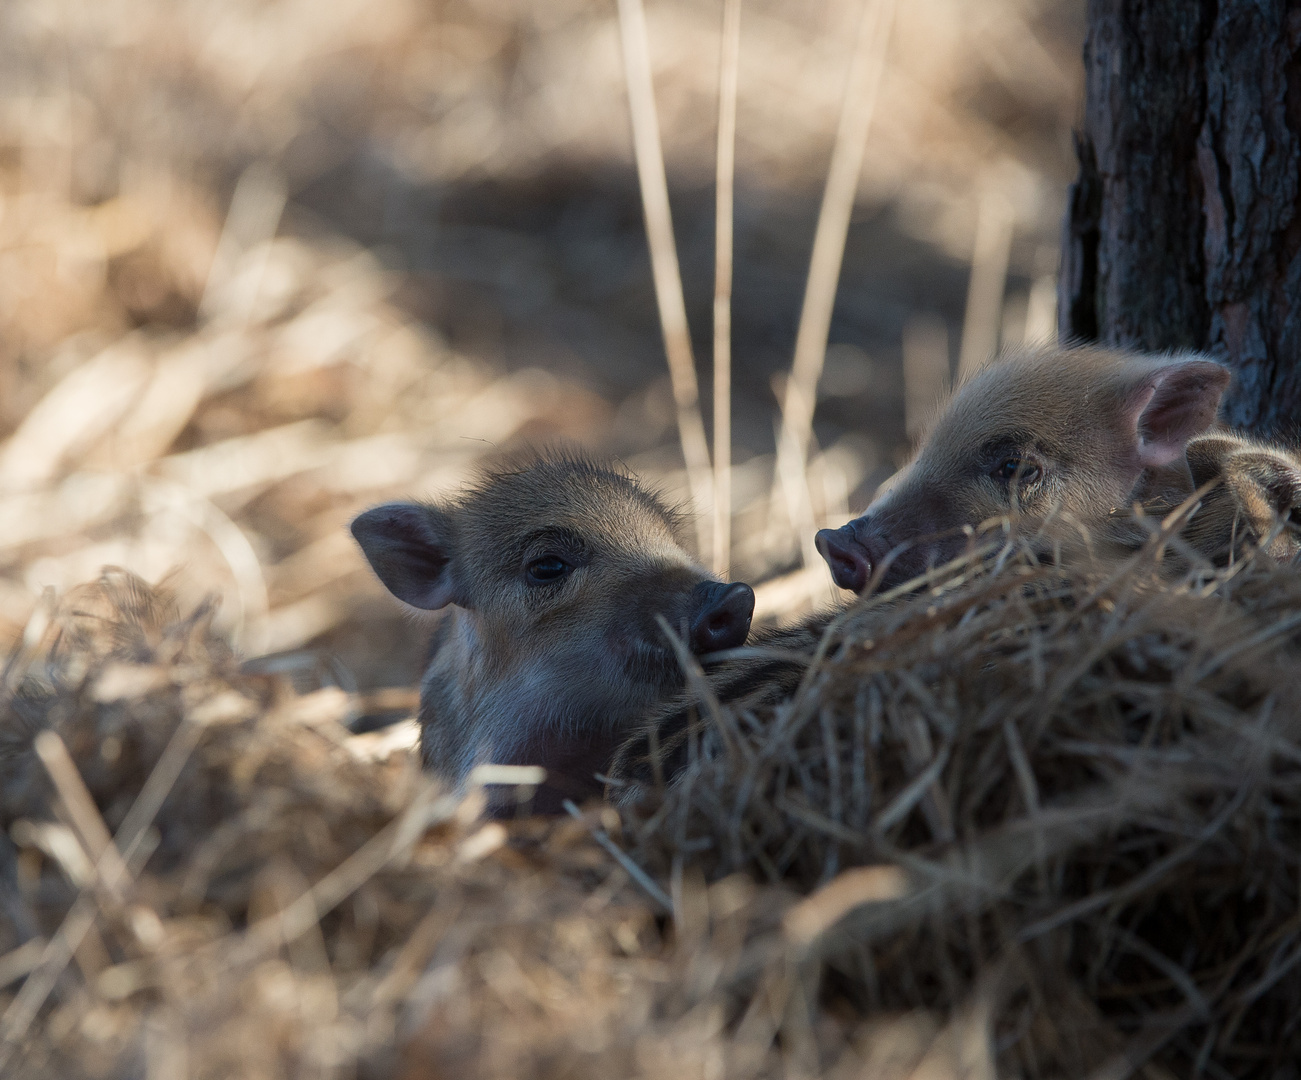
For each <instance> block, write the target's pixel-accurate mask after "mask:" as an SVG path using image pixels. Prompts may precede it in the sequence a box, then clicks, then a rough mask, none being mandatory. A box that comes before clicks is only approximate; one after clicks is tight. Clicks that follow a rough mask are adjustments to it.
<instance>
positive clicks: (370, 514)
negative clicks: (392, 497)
mask: <svg viewBox="0 0 1301 1080" xmlns="http://www.w3.org/2000/svg"><path fill="white" fill-rule="evenodd" d="M352 535H353V536H354V537H356V540H357V543H358V544H360V545H361V550H362V552H363V553H364V554H365V556H366V558H367V560H369V562H370V565H371V567H372V569H374V571H375V573H376V574H377V575H378V576H379V579H380V581H382V582H383V583H384V584H385V586H387V588H388V591H389V592H391V593H392V594H393V595H394V596H396V597H397V598H398V599H399V600H404V601H406V603H408V604H410V605H411V606H412V607H418V608H427V609H428V610H430V611H434V610H437V609H438V608H441V607H445V606H446V605H448V604H452V603H459V602H460V600H459V599H458V596H457V589H456V586H455V583H454V582H453V580H452V529H451V522H450V520H449V519H448V517H447V515H446V514H445V513H444V512H443V511H441V510H438V509H437V508H435V507H432V506H420V505H418V504H416V503H387V504H386V505H384V506H377V507H375V508H374V509H373V510H367V511H366V512H365V513H364V514H362V515H361V516H359V517H358V518H356V520H354V521H353V523H352Z"/></svg>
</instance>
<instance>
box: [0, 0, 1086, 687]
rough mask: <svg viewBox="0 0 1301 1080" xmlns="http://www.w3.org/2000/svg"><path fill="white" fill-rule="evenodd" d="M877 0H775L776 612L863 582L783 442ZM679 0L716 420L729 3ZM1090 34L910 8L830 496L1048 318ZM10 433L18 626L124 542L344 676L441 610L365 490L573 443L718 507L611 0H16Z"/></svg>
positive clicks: (749, 441)
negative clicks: (369, 544) (363, 523)
mask: <svg viewBox="0 0 1301 1080" xmlns="http://www.w3.org/2000/svg"><path fill="white" fill-rule="evenodd" d="M860 10H861V3H860V0H745V2H744V6H743V13H742V21H741V46H740V68H739V104H738V120H737V144H736V155H737V158H736V162H737V163H736V177H737V180H736V185H737V186H736V216H735V229H736V240H735V285H734V302H733V367H734V374H733V392H734V401H733V451H732V453H733V460H734V464H735V470H734V478H733V491H732V511H733V522H734V524H733V532H732V539H733V542H732V546H731V559H730V562H731V568H732V576H733V577H734V578H737V579H741V580H747V581H751V582H756V583H758V582H763V581H768V580H771V579H778V582H779V584H778V587H776V588H773V589H769V590H768V591H767V592H766V593H761V607H763V609H764V610H765V611H766V612H768V613H770V614H782V613H785V614H790V613H793V612H795V611H797V610H798V609H799V608H800V606H801V605H803V604H807V603H812V602H815V601H816V599H817V598H818V596H819V590H821V594H822V595H825V593H826V590H827V588H828V585H827V583H826V575H825V571H823V570H822V569H821V567H818V568H815V569H816V570H817V574H818V575H820V576H818V577H817V578H816V581H814V579H813V578H811V577H810V576H809V575H807V574H806V575H803V576H800V575H798V574H797V575H795V576H794V577H792V576H791V572H792V571H797V570H798V569H799V567H800V565H801V542H800V541H801V537H800V536H799V535H797V529H796V528H794V527H793V526H792V523H791V521H790V520H789V516H788V513H787V509H786V505H787V504H786V501H785V500H784V499H783V498H782V497H781V494H780V492H779V491H777V490H776V489H775V488H774V484H773V475H774V445H775V430H776V424H777V423H778V417H779V401H780V397H779V395H780V393H781V391H782V386H783V380H784V377H785V373H786V372H787V371H788V370H789V368H790V363H791V353H792V347H793V343H794V340H795V331H796V326H797V323H798V320H799V313H800V304H801V300H802V297H803V291H804V280H805V275H806V274H807V271H808V263H809V252H810V248H811V244H812V238H813V232H814V226H815V223H816V221H817V215H818V206H819V201H820V199H821V196H822V187H823V183H824V180H825V176H826V172H827V165H828V161H829V158H830V155H831V150H832V144H833V141H834V137H835V132H836V127H837V122H838V115H839V110H840V104H841V98H842V94H843V90H844V87H845V81H846V73H847V71H848V67H849V63H850V56H851V52H852V50H853V45H854V40H855V35H856V27H857V25H858V20H859V13H860ZM646 18H647V24H648V31H649V48H650V53H651V59H652V68H653V72H654V79H655V90H656V95H657V102H658V107H659V119H660V128H661V132H662V137H663V145H664V155H665V159H666V166H667V174H668V183H669V191H670V197H671V204H672V210H673V214H674V226H675V233H676V238H677V243H678V248H679V254H680V259H681V265H682V276H683V283H684V291H685V297H686V304H687V311H688V316H689V319H690V324H691V330H692V335H693V340H694V347H695V354H696V358H697V362H698V368H699V379H700V386H701V393H702V408H703V413H704V417H705V423H706V426H707V427H708V426H709V419H710V415H711V408H712V405H711V402H710V400H709V388H710V382H711V375H710V352H711V344H710V343H711V340H712V336H711V335H712V331H711V312H712V300H713V296H712V290H713V266H714V163H715V133H716V118H717V113H718V86H719V43H720V27H721V0H646ZM1083 37H1084V3H1083V0H908V2H907V3H901V4H899V5H898V10H897V13H896V17H895V21H894V26H893V32H892V35H891V37H890V39H889V46H888V50H887V52H886V60H885V65H884V69H883V81H882V84H881V91H880V97H879V100H878V103H877V107H876V111H875V118H874V120H873V123H872V126H871V129H870V134H869V136H868V140H867V150H866V157H865V161H864V165H863V169H862V173H861V176H860V181H859V185H858V192H857V199H856V203H855V210H854V215H853V219H852V222H851V225H850V230H849V236H848V243H847V246H846V251H845V261H844V267H843V271H842V273H841V276H840V286H839V292H838V294H837V300H836V305H835V309H834V315H833V318H832V324H831V333H830V343H829V347H828V350H827V357H826V363H825V367H824V369H823V373H822V377H821V381H820V383H819V386H818V401H817V411H816V416H815V422H814V427H813V440H812V445H811V452H810V457H809V465H808V491H809V499H810V501H811V503H812V510H813V513H814V516H815V517H816V518H817V519H818V522H819V523H822V522H828V523H831V524H833V525H839V524H841V523H843V522H844V520H846V519H847V517H848V516H849V513H850V512H851V511H857V510H860V509H861V508H862V507H863V505H865V504H866V502H867V501H868V499H869V498H870V496H871V493H872V492H873V490H874V489H875V488H876V486H877V485H879V484H880V483H881V482H882V481H883V480H884V479H885V478H886V477H888V476H889V475H890V473H891V472H892V471H893V470H894V469H895V468H896V467H897V465H898V464H899V463H900V462H901V461H902V460H904V459H905V458H906V456H907V454H908V450H909V444H910V439H911V438H914V437H915V436H916V433H917V431H918V429H919V427H920V425H921V424H922V423H924V420H925V416H926V414H927V412H928V411H929V410H931V409H933V407H934V405H935V403H936V401H937V400H938V399H939V398H940V396H941V395H942V392H943V387H944V384H945V382H946V381H947V379H948V378H949V377H950V375H951V373H952V372H954V371H956V370H957V368H958V366H959V363H960V362H961V363H963V364H970V363H973V362H979V359H980V358H981V357H983V356H985V355H987V354H988V353H989V352H990V351H992V350H993V349H994V348H995V347H997V346H998V345H999V344H1000V343H1008V344H1015V343H1017V342H1020V341H1022V340H1025V339H1027V338H1029V339H1044V338H1047V337H1049V336H1051V334H1052V333H1053V327H1054V325H1055V313H1054V302H1055V301H1054V288H1055V278H1054V275H1055V272H1056V267H1057V250H1058V229H1059V222H1060V219H1061V214H1062V210H1063V207H1064V202H1065V192H1066V187H1067V185H1068V183H1069V182H1070V180H1071V179H1072V178H1073V176H1074V160H1073V155H1072V151H1071V141H1070V131H1071V125H1072V123H1073V121H1074V119H1075V117H1076V114H1077V109H1078V102H1079V99H1080V95H1081V91H1082V70H1081V64H1080V51H1081V46H1082V42H1083ZM0 439H3V442H2V443H0V645H3V646H4V647H5V648H10V647H12V646H13V645H14V644H15V643H16V642H17V641H19V640H20V639H22V637H23V635H24V634H26V635H28V636H29V637H31V636H33V635H34V634H36V632H37V631H38V629H39V624H40V620H41V612H42V611H44V610H45V608H46V605H47V604H48V602H49V596H50V595H52V594H51V593H50V592H49V590H51V589H52V590H55V591H59V592H61V591H62V590H65V589H67V588H68V587H70V586H72V585H74V584H77V583H80V582H82V581H85V580H88V579H91V578H93V577H94V576H95V575H96V574H98V572H99V570H100V568H101V567H102V566H104V565H115V566H124V567H128V568H130V569H133V570H135V571H137V572H138V573H140V574H142V575H143V576H144V577H146V578H148V579H149V580H152V581H156V580H158V579H160V578H162V577H163V576H164V575H166V574H168V573H172V574H173V575H174V576H175V578H174V579H175V581H176V582H178V583H179V585H180V586H181V588H182V590H183V592H185V593H186V594H187V595H192V596H193V597H195V598H197V597H199V596H201V595H203V594H205V593H208V592H213V591H215V592H217V593H218V594H220V596H221V597H222V607H221V615H220V619H221V620H223V622H224V625H226V626H227V627H229V629H230V631H231V633H232V634H234V636H235V639H236V642H237V644H238V645H239V646H240V648H241V649H242V650H243V652H244V653H245V655H247V656H250V657H254V656H261V657H263V658H264V659H262V660H260V661H258V663H260V664H262V665H264V666H266V667H268V668H278V669H280V670H284V671H288V672H293V673H296V674H295V677H296V678H299V679H301V680H306V681H308V682H311V681H313V680H316V681H318V682H326V683H329V682H333V683H338V684H340V685H343V686H344V687H345V688H347V689H354V688H361V689H363V690H365V689H368V688H374V687H383V686H403V685H409V684H410V683H412V682H413V681H414V680H415V678H416V677H417V673H418V671H419V669H420V667H421V666H422V660H423V652H424V648H425V644H424V642H425V638H426V634H425V632H424V631H423V630H422V629H420V628H419V627H418V626H416V625H415V624H414V623H412V622H411V621H410V620H409V619H407V618H406V617H405V616H403V615H402V614H401V613H400V612H399V611H398V610H397V607H398V605H397V603H396V601H393V600H392V599H391V598H390V597H388V596H387V594H384V593H383V591H382V589H381V588H380V586H379V585H378V584H377V583H376V582H375V581H374V580H373V578H372V576H371V575H370V573H369V571H368V570H367V569H366V567H365V564H364V563H363V561H362V559H361V557H360V555H359V554H358V552H357V551H356V550H355V548H354V546H353V543H352V541H351V538H350V537H349V535H348V533H347V530H346V523H347V521H348V519H349V518H350V517H351V516H352V515H353V514H354V513H356V512H357V511H358V510H359V509H361V508H363V507H365V506H367V505H370V504H373V503H375V502H378V501H383V500H386V499H390V498H394V497H410V496H420V497H427V496H437V495H439V494H442V493H449V492H454V491H455V490H456V488H457V487H458V486H459V485H460V484H461V483H463V482H464V481H465V480H466V479H467V478H469V477H471V476H472V475H473V473H474V470H475V467H476V463H478V462H479V461H480V460H481V459H482V458H484V456H485V455H491V454H493V453H496V452H499V451H501V450H503V449H509V448H510V447H512V446H515V445H518V444H524V443H533V444H545V443H548V442H553V441H562V440H563V441H568V442H575V443H579V444H581V445H583V446H585V447H588V448H590V449H591V450H593V451H595V452H597V453H599V454H607V455H615V456H618V457H620V458H621V459H622V460H624V461H625V462H626V463H627V464H628V465H629V466H630V467H631V468H633V469H635V470H637V471H638V472H639V473H641V474H643V475H644V476H645V477H646V478H648V479H649V480H650V481H651V482H652V483H654V484H656V485H658V486H659V487H661V488H662V489H663V490H664V491H665V492H667V493H668V494H669V495H670V497H672V498H674V499H677V500H680V501H685V500H686V499H687V496H688V486H687V483H686V479H685V473H684V470H683V463H682V456H681V450H680V447H679V441H678V436H677V432H676V427H675V411H674V401H673V395H672V392H671V389H670V384H669V379H668V369H667V367H666V364H665V359H664V348H663V342H662V339H661V336H660V330H659V324H658V320H657V312H656V301H655V293H654V288H653V285H652V279H651V272H650V261H649V257H648V250H647V244H646V239H645V233H644V228H643V219H642V212H641V202H640V197H639V194H638V187H637V174H636V169H635V165H634V159H633V150H632V139H631V135H630V126H629V119H628V105H627V93H626V89H625V83H624V68H623V62H622V56H621V52H620V39H619V25H618V19H617V13H616V9H615V0H331V2H330V3H320V2H317V0H311V2H309V0H169V2H158V0H153V2H146V0H93V2H91V0H3V2H2V3H0ZM694 538H695V537H694V534H693V535H692V537H691V539H693V540H694ZM783 575H786V576H785V577H784V578H783ZM781 581H786V582H787V583H790V582H792V581H794V582H795V583H796V584H795V587H794V588H793V591H792V588H786V589H785V591H784V592H783V591H782V589H781V587H780V582H781ZM810 582H813V584H812V585H810Z"/></svg>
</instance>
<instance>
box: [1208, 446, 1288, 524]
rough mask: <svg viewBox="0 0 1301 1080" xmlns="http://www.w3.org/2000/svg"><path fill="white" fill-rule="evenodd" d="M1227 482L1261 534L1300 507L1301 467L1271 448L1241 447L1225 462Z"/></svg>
mask: <svg viewBox="0 0 1301 1080" xmlns="http://www.w3.org/2000/svg"><path fill="white" fill-rule="evenodd" d="M1224 482H1225V484H1227V485H1228V488H1229V490H1230V491H1232V492H1233V495H1234V498H1235V499H1236V500H1237V502H1238V506H1239V507H1240V509H1241V510H1242V512H1243V513H1244V514H1245V515H1246V516H1247V518H1248V520H1249V521H1250V522H1251V523H1252V525H1253V526H1254V527H1255V529H1256V531H1257V533H1258V534H1260V535H1262V536H1263V535H1264V534H1265V532H1266V531H1267V530H1268V529H1270V528H1272V527H1273V524H1274V522H1275V521H1276V520H1277V519H1278V518H1287V517H1290V516H1291V515H1292V514H1293V513H1294V511H1295V510H1296V509H1297V507H1298V506H1301V466H1299V465H1298V463H1297V462H1295V461H1293V460H1292V459H1290V458H1289V457H1288V456H1287V455H1285V454H1282V453H1279V452H1277V451H1275V450H1272V449H1270V448H1268V447H1259V448H1253V449H1251V450H1242V451H1239V452H1238V453H1236V454H1232V455H1230V456H1229V457H1228V458H1227V459H1226V460H1225V462H1224Z"/></svg>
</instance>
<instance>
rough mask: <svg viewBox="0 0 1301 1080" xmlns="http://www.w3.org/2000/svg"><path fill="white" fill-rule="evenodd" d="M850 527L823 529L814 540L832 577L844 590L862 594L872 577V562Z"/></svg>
mask: <svg viewBox="0 0 1301 1080" xmlns="http://www.w3.org/2000/svg"><path fill="white" fill-rule="evenodd" d="M848 529H849V526H848V525H843V526H841V527H840V528H839V529H822V530H821V531H819V533H818V535H817V536H816V537H815V538H814V543H815V544H816V545H817V549H818V554H820V555H821V556H822V557H823V558H824V559H825V560H826V561H827V565H828V566H829V567H830V568H831V577H832V579H833V580H834V581H835V583H836V584H837V585H839V586H840V587H841V588H842V589H849V590H850V591H851V592H862V591H863V589H864V588H865V587H866V586H867V579H868V578H870V577H871V576H872V560H871V559H870V558H868V555H867V552H866V551H864V550H863V546H862V545H861V544H860V543H859V542H858V540H857V539H856V538H855V537H854V536H853V535H852V534H849V533H848V532H847V530H848Z"/></svg>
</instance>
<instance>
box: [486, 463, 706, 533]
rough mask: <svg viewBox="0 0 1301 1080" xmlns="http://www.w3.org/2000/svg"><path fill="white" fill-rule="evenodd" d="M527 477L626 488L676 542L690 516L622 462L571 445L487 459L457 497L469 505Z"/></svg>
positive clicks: (682, 506) (684, 508)
mask: <svg viewBox="0 0 1301 1080" xmlns="http://www.w3.org/2000/svg"><path fill="white" fill-rule="evenodd" d="M526 475H532V476H536V477H538V478H539V479H545V478H559V477H560V476H563V475H577V476H581V477H586V478H588V479H590V480H592V481H594V482H597V483H611V484H619V485H626V487H627V490H628V492H629V494H631V495H632V497H633V498H635V499H637V500H638V501H639V502H640V503H641V504H642V505H643V506H644V507H645V508H646V509H647V510H648V511H649V512H650V513H653V514H657V515H658V516H659V517H661V518H663V519H664V521H665V522H666V523H667V525H668V526H669V529H670V530H671V531H672V532H673V535H674V536H675V537H677V538H678V539H679V541H681V540H682V538H683V536H684V532H685V529H686V526H687V524H688V522H689V520H690V517H691V514H690V513H689V512H688V510H687V508H686V506H685V504H683V503H682V502H670V501H669V500H668V499H666V498H665V496H664V493H663V492H662V491H660V490H659V489H658V488H655V487H652V486H650V485H648V484H647V483H646V482H645V481H644V480H642V478H641V477H639V476H638V475H637V474H636V473H634V472H633V471H632V470H631V469H630V468H628V466H627V465H626V464H625V463H624V462H623V461H621V460H619V459H617V458H597V457H593V456H592V455H590V454H589V453H587V452H586V451H585V450H584V449H583V448H582V447H580V446H576V445H574V444H572V443H544V444H542V445H536V446H535V445H532V444H528V445H525V446H522V447H518V448H516V449H514V450H512V451H510V452H508V453H507V454H504V455H502V456H499V457H496V458H489V459H488V460H487V461H486V462H483V463H481V464H480V466H479V470H478V475H477V476H476V477H475V478H474V479H473V480H471V481H469V482H468V483H467V484H466V485H465V487H464V488H463V489H462V493H461V496H460V498H461V500H463V501H465V502H471V501H473V500H475V499H478V498H480V497H482V496H484V495H485V494H487V493H488V492H490V491H491V490H492V489H493V488H495V487H496V486H497V485H498V484H499V483H501V482H503V481H508V480H510V479H513V478H517V477H521V478H522V477H524V476H526Z"/></svg>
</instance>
